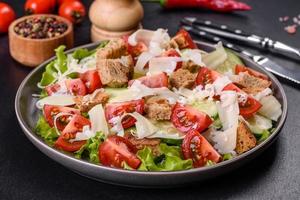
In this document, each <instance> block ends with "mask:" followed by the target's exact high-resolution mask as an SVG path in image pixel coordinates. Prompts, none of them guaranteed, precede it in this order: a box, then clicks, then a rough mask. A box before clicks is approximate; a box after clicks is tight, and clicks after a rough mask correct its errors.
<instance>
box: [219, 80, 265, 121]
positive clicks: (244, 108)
mask: <svg viewBox="0 0 300 200" xmlns="http://www.w3.org/2000/svg"><path fill="white" fill-rule="evenodd" d="M223 90H224V91H226V90H233V91H236V92H239V93H244V91H242V90H241V89H240V88H239V87H237V86H236V85H234V84H233V83H231V84H228V85H227V86H225V87H224V89H223ZM261 106H262V105H261V104H260V103H259V101H257V100H256V99H254V98H253V97H251V96H248V98H247V101H246V102H244V103H239V108H240V115H242V116H243V117H245V118H249V117H251V116H252V115H253V114H254V113H256V112H257V111H258V110H259V109H260V108H261Z"/></svg>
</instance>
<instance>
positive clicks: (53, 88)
mask: <svg viewBox="0 0 300 200" xmlns="http://www.w3.org/2000/svg"><path fill="white" fill-rule="evenodd" d="M59 89H60V85H59V84H58V83H54V84H52V85H48V86H46V87H45V90H46V92H47V94H48V96H51V95H52V94H53V93H56V92H57V91H58V90H59Z"/></svg>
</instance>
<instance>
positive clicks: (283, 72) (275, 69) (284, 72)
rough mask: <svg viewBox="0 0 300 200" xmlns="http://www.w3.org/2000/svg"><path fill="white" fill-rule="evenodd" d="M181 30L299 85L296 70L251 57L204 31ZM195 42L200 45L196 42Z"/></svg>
mask: <svg viewBox="0 0 300 200" xmlns="http://www.w3.org/2000/svg"><path fill="white" fill-rule="evenodd" d="M182 28H184V29H185V30H187V31H188V32H190V33H192V34H194V35H197V36H199V37H201V38H204V39H207V40H209V41H212V42H222V43H223V46H225V47H227V48H229V49H232V50H233V51H236V52H238V53H241V54H243V55H245V56H247V57H249V58H250V59H251V60H253V61H254V62H255V63H257V64H258V65H260V66H262V67H263V68H265V69H266V70H267V71H269V72H271V73H273V74H275V75H277V76H280V77H282V78H285V79H287V80H289V81H292V82H294V83H297V84H300V71H298V70H297V71H294V70H290V69H287V68H284V67H282V66H280V65H278V64H277V63H275V62H273V61H272V60H270V59H269V58H267V57H265V56H260V55H253V54H251V53H250V52H248V51H245V50H242V49H241V48H239V47H238V46H236V45H234V44H232V43H230V42H228V41H226V40H223V39H221V38H220V37H218V36H214V35H212V34H210V33H207V32H205V31H200V30H197V29H194V28H193V27H191V26H182ZM195 42H196V43H200V42H199V41H197V40H196V41H195Z"/></svg>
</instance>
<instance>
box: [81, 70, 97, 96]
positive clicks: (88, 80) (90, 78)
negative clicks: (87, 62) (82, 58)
mask: <svg viewBox="0 0 300 200" xmlns="http://www.w3.org/2000/svg"><path fill="white" fill-rule="evenodd" d="M80 79H81V80H82V81H83V82H84V84H85V86H86V88H87V91H88V93H89V94H91V93H93V92H94V91H95V90H96V89H98V88H101V87H102V83H101V80H100V76H99V73H98V71H97V70H90V71H87V72H85V73H83V74H81V75H80Z"/></svg>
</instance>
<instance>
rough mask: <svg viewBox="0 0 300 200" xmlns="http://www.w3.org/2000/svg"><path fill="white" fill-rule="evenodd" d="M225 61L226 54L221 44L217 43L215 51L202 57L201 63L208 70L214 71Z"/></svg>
mask: <svg viewBox="0 0 300 200" xmlns="http://www.w3.org/2000/svg"><path fill="white" fill-rule="evenodd" d="M226 59H227V53H226V51H225V49H224V47H223V45H222V43H221V42H219V43H218V44H217V45H216V50H215V51H213V52H211V53H209V54H206V55H203V57H202V61H203V62H204V64H205V65H206V66H207V67H208V68H210V69H215V68H216V67H217V66H219V65H220V64H222V63H223V62H225V60H226Z"/></svg>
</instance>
